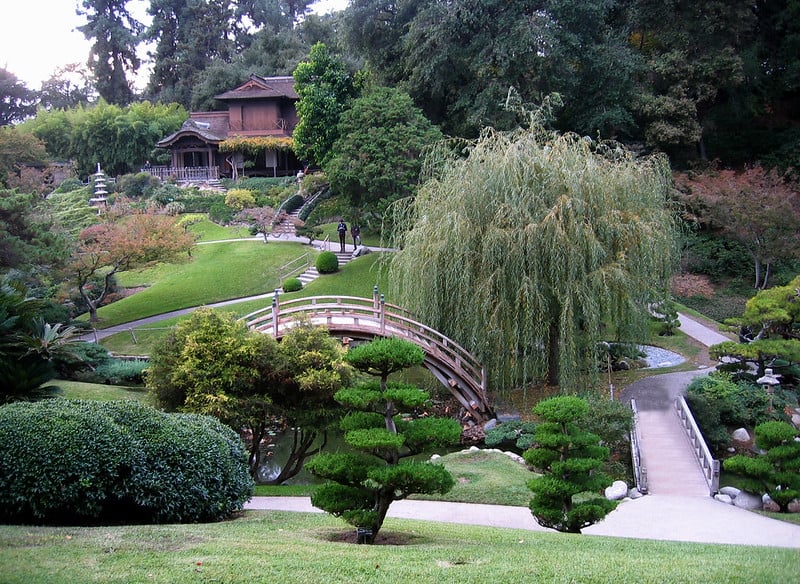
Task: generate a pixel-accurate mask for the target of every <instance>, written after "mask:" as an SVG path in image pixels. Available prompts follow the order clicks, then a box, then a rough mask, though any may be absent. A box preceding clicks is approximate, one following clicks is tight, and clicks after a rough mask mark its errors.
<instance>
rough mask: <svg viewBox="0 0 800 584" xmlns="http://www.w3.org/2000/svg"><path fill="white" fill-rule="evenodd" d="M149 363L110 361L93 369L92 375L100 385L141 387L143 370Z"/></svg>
mask: <svg viewBox="0 0 800 584" xmlns="http://www.w3.org/2000/svg"><path fill="white" fill-rule="evenodd" d="M148 366H149V363H148V362H147V360H145V359H133V360H128V359H110V360H108V361H106V362H104V363H103V364H102V365H100V366H98V367H97V369H95V371H94V374H95V377H96V378H97V379H98V381H99V382H100V383H106V384H109V385H141V384H142V383H144V379H143V375H144V370H145V369H147V368H148Z"/></svg>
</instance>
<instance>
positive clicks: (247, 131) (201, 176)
mask: <svg viewBox="0 0 800 584" xmlns="http://www.w3.org/2000/svg"><path fill="white" fill-rule="evenodd" d="M215 99H217V100H219V101H221V102H223V103H225V104H227V111H225V110H223V111H213V112H191V113H190V114H189V119H188V120H186V122H184V124H183V126H182V127H181V129H180V130H178V131H177V132H175V133H174V134H171V135H169V136H167V137H166V138H164V139H162V140H161V141H159V142H158V144H157V146H158V147H159V148H165V149H167V150H169V151H170V152H171V154H172V162H171V164H170V166H147V167H146V168H143V169H142V170H143V171H144V172H149V173H150V174H153V175H155V176H158V177H159V178H162V179H170V178H172V179H175V180H178V181H209V180H211V181H213V180H217V179H219V178H220V177H230V178H238V177H240V176H243V175H246V176H290V175H295V174H297V173H298V171H300V170H301V169H302V164H301V163H300V161H299V160H298V159H297V157H295V155H294V152H293V150H292V132H293V131H294V128H295V126H296V125H297V122H298V117H297V111H296V109H295V104H296V102H297V100H298V99H299V97H298V95H297V93H296V92H295V90H294V79H293V78H292V77H260V76H258V75H250V78H249V79H248V80H247V81H246V82H245V83H244V84H242V85H240V86H239V87H237V88H236V89H232V90H230V91H226V92H225V93H222V94H220V95H217V96H215Z"/></svg>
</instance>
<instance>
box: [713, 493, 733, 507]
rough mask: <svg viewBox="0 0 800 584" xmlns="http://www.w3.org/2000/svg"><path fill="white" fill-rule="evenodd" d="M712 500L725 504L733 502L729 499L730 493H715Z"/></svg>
mask: <svg viewBox="0 0 800 584" xmlns="http://www.w3.org/2000/svg"><path fill="white" fill-rule="evenodd" d="M714 500H715V501H719V502H720V503H725V504H726V505H731V504H733V499H731V497H730V495H723V494H722V493H717V494H716V495H714Z"/></svg>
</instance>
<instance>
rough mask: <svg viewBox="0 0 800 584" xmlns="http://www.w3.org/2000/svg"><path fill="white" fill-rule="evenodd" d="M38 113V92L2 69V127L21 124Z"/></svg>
mask: <svg viewBox="0 0 800 584" xmlns="http://www.w3.org/2000/svg"><path fill="white" fill-rule="evenodd" d="M35 113H36V92H35V91H32V90H30V89H28V88H27V87H25V84H24V83H22V82H21V81H20V80H19V79H18V78H17V76H16V75H14V74H13V73H12V72H11V71H8V70H7V69H3V68H0V126H8V125H10V124H13V123H16V122H21V121H22V120H24V119H25V118H28V117H30V116H32V115H34V114H35Z"/></svg>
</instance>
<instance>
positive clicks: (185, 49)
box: [144, 0, 234, 108]
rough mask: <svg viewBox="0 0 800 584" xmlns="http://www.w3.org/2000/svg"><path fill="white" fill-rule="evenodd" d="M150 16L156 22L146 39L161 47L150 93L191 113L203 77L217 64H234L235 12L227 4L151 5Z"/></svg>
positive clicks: (181, 1)
mask: <svg viewBox="0 0 800 584" xmlns="http://www.w3.org/2000/svg"><path fill="white" fill-rule="evenodd" d="M147 12H148V14H150V15H151V16H152V17H153V20H152V22H151V24H150V26H149V27H148V28H147V30H146V31H145V33H144V38H145V40H147V41H149V42H151V43H154V44H155V52H154V53H153V54H152V57H153V72H152V74H151V75H150V81H149V83H148V87H147V93H148V94H149V95H150V96H151V97H152V98H153V99H157V100H160V101H163V102H165V103H166V102H177V103H180V104H181V105H183V106H184V107H186V108H188V107H189V106H190V104H191V101H192V87H193V86H194V84H195V83H196V82H197V80H198V76H199V75H200V73H201V72H202V71H203V70H205V69H206V67H208V66H209V65H210V64H211V63H212V62H213V61H214V60H215V59H218V60H221V61H223V62H226V63H227V62H230V60H231V57H232V55H233V49H234V44H233V39H232V38H231V34H232V33H231V30H232V29H233V26H232V23H233V16H234V11H233V7H232V5H231V4H230V3H229V2H228V1H227V0H151V2H150V6H149V8H148V9H147Z"/></svg>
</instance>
